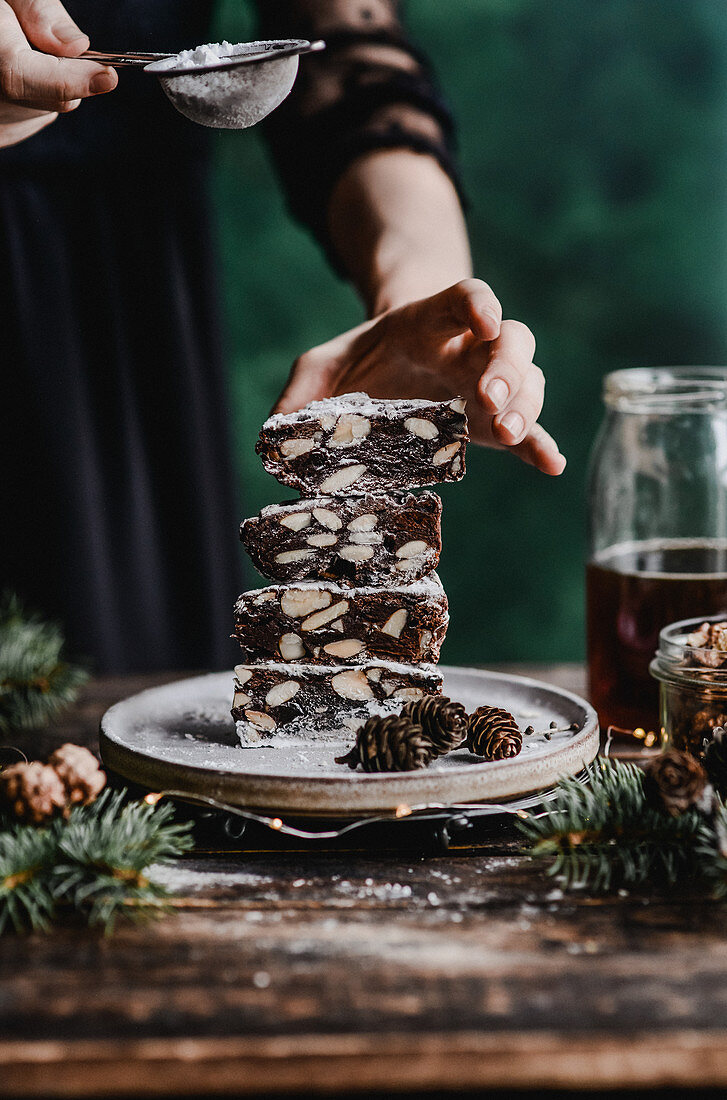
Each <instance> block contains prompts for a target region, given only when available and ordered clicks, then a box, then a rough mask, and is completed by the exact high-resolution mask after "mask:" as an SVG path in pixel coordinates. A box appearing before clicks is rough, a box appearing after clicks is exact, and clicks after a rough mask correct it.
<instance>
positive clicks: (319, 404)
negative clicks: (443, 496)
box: [255, 393, 469, 496]
mask: <svg viewBox="0 0 727 1100" xmlns="http://www.w3.org/2000/svg"><path fill="white" fill-rule="evenodd" d="M464 408H465V403H464V400H463V399H462V398H461V397H455V398H453V399H452V400H450V401H422V400H414V399H411V400H408V399H407V400H380V399H375V398H372V397H369V396H368V395H367V394H365V393H347V394H344V395H343V396H342V397H329V398H326V399H325V400H324V401H314V402H312V403H311V404H310V405H306V407H305V408H304V409H300V410H299V411H298V412H294V413H287V414H285V415H283V414H282V413H277V414H276V415H274V416H271V417H270V419H269V420H266V422H265V423H264V424H263V426H262V430H261V432H260V438H259V440H258V442H257V445H256V448H255V449H256V451H257V453H258V454H259V455H260V456H261V458H262V462H263V466H264V467H265V469H266V470H267V471H268V473H271V474H272V475H273V477H275V478H277V480H278V481H280V482H281V483H282V484H283V485H290V486H291V487H292V488H294V489H299V490H300V492H301V493H302V494H303V496H318V495H321V494H325V495H330V496H337V495H340V494H343V495H348V494H350V493H364V492H388V491H391V490H395V491H404V490H407V489H415V488H417V487H420V486H425V485H435V484H437V483H438V482H444V481H459V480H460V479H461V478H463V477H464V474H465V449H466V446H467V440H468V438H469V435H468V432H467V417H466V416H465V412H464Z"/></svg>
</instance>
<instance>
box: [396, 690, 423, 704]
mask: <svg viewBox="0 0 727 1100" xmlns="http://www.w3.org/2000/svg"><path fill="white" fill-rule="evenodd" d="M423 695H424V691H423V690H422V688H415V687H402V688H399V689H398V691H395V692H393V693H392V695H391V698H392V699H403V700H404V702H406V703H411V702H413V701H414V700H415V699H421V698H422V696H423Z"/></svg>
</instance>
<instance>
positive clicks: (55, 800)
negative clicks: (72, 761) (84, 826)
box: [0, 760, 66, 825]
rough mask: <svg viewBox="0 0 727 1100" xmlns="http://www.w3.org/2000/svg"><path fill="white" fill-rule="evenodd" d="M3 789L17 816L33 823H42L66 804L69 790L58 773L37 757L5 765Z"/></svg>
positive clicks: (0, 786) (1, 778)
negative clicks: (28, 762) (28, 760)
mask: <svg viewBox="0 0 727 1100" xmlns="http://www.w3.org/2000/svg"><path fill="white" fill-rule="evenodd" d="M0 792H1V793H2V801H3V802H4V803H5V804H6V805H7V807H8V809H9V810H10V812H11V813H13V814H14V815H15V817H17V818H20V819H21V820H23V821H31V822H32V823H33V824H34V825H42V824H43V823H44V822H45V821H48V820H49V819H50V818H51V817H53V815H54V814H55V812H56V810H63V809H65V805H66V792H65V788H64V786H63V783H62V782H61V780H60V777H59V776H58V773H57V772H56V771H55V769H54V768H51V767H50V765H48V764H41V763H40V761H38V760H34V761H33V762H32V763H31V764H12V765H11V766H10V767H9V768H3V770H2V771H1V772H0Z"/></svg>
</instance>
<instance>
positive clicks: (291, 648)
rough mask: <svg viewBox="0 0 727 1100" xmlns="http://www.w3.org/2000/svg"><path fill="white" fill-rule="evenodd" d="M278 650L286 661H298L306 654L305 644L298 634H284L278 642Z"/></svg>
mask: <svg viewBox="0 0 727 1100" xmlns="http://www.w3.org/2000/svg"><path fill="white" fill-rule="evenodd" d="M278 649H279V650H280V656H281V657H282V658H283V660H284V661H297V660H298V659H299V658H300V657H302V656H304V654H305V649H304V648H303V643H302V642H301V640H300V638H299V637H298V635H297V634H283V635H282V637H281V638H280V641H279V642H278Z"/></svg>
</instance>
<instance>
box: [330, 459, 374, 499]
mask: <svg viewBox="0 0 727 1100" xmlns="http://www.w3.org/2000/svg"><path fill="white" fill-rule="evenodd" d="M365 473H366V467H365V466H362V465H361V463H360V462H357V463H356V464H355V465H354V466H344V467H343V469H341V470H336V471H335V472H334V473H332V474H329V476H328V477H327V478H326V479H325V480H324V481H322V482H321V492H322V493H341V492H343V490H344V489H348V487H349V485H353V483H354V481H358V479H359V478H360V477H361V476H362V475H363V474H365Z"/></svg>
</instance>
